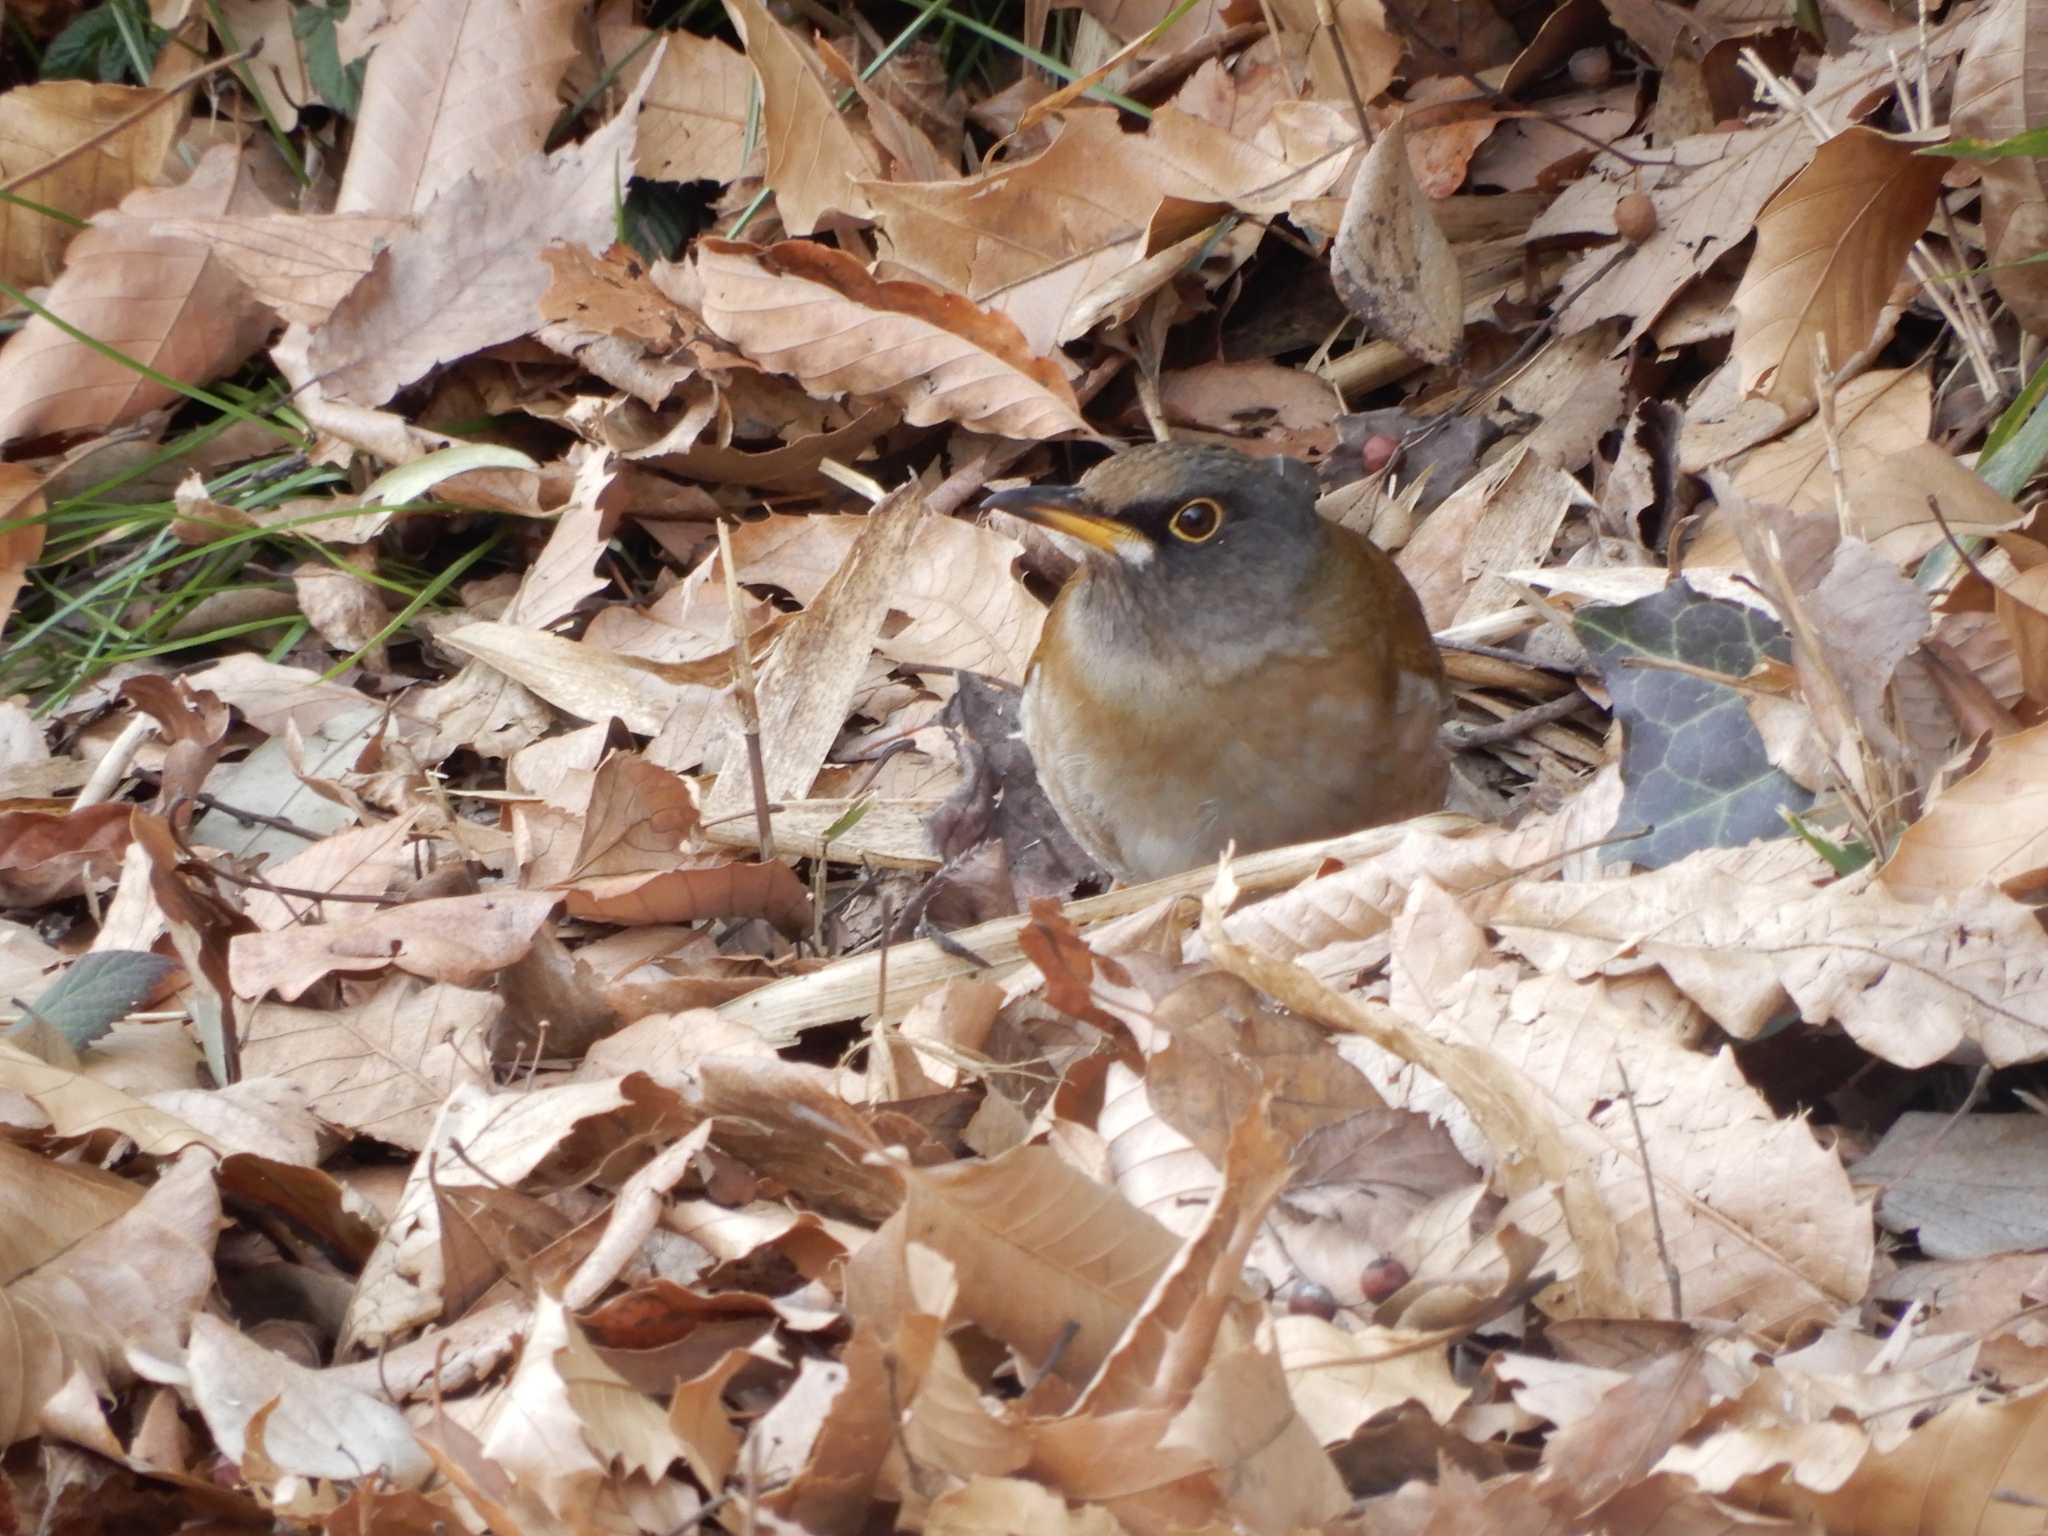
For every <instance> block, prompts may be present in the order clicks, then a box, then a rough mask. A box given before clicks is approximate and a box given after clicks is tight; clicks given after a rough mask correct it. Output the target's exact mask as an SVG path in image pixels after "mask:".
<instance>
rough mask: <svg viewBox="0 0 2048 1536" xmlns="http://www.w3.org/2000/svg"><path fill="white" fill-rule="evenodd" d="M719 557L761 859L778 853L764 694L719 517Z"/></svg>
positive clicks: (728, 538)
mask: <svg viewBox="0 0 2048 1536" xmlns="http://www.w3.org/2000/svg"><path fill="white" fill-rule="evenodd" d="M718 558H719V561H720V563H722V564H723V565H724V567H725V602H726V607H727V609H728V611H729V612H730V613H731V615H732V655H733V662H732V680H733V686H732V696H733V702H734V703H735V704H736V705H737V706H738V708H739V712H740V730H741V731H742V732H743V733H745V735H746V738H747V774H748V776H749V777H750V778H751V779H752V780H753V783H754V831H755V833H756V835H757V841H758V842H759V843H760V846H761V862H762V863H763V864H766V863H767V862H768V861H769V860H770V859H773V858H774V857H775V823H774V821H773V819H772V818H771V817H770V816H769V814H768V765H767V763H766V762H764V761H763V760H762V757H761V696H760V694H759V693H758V692H757V691H756V690H755V687H754V657H753V654H752V653H751V652H750V651H749V650H748V648H747V638H748V637H747V610H746V604H745V602H744V601H742V600H741V598H740V579H739V577H738V576H736V575H735V574H734V573H733V564H732V529H731V527H730V526H729V525H728V523H727V521H726V519H724V518H722V517H721V518H720V519H719V520H718Z"/></svg>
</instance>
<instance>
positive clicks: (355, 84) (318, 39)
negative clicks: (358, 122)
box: [292, 0, 370, 118]
mask: <svg viewBox="0 0 2048 1536" xmlns="http://www.w3.org/2000/svg"><path fill="white" fill-rule="evenodd" d="M347 15H348V0H338V3H337V4H335V5H315V4H308V5H303V6H301V7H300V8H299V9H298V10H297V11H296V12H295V13H293V16H292V35H293V36H294V37H296V38H297V39H298V40H299V42H300V44H301V45H302V47H303V48H304V50H305V55H306V78H307V79H308V80H309V81H311V82H312V85H313V89H314V90H316V91H318V92H319V93H320V99H321V100H322V101H324V102H326V103H327V105H329V106H330V107H332V108H334V110H335V111H337V112H339V113H340V114H341V115H342V116H343V117H347V118H353V117H355V115H356V114H357V113H358V112H360V111H361V110H362V105H363V72H364V71H365V70H367V69H368V68H369V67H370V56H369V55H368V54H364V55H363V56H362V57H361V58H360V59H352V60H350V61H349V62H348V63H347V64H343V63H342V62H341V49H340V47H339V46H338V45H337V43H336V41H335V27H336V25H337V24H338V23H340V22H341V21H342V20H343V19H344V18H346V17H347Z"/></svg>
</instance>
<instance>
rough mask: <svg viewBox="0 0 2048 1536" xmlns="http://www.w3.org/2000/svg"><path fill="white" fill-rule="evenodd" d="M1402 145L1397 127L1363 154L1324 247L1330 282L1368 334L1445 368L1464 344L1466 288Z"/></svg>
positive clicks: (1402, 137)
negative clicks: (1327, 248) (1327, 252)
mask: <svg viewBox="0 0 2048 1536" xmlns="http://www.w3.org/2000/svg"><path fill="white" fill-rule="evenodd" d="M1407 144H1408V139H1407V132H1406V129H1405V128H1404V127H1403V126H1402V124H1401V123H1400V122H1396V123H1394V124H1393V125H1392V126H1390V127H1389V128H1388V129H1387V130H1386V131H1385V132H1383V133H1382V134H1381V135H1380V136H1379V138H1377V139H1376V140H1374V141H1373V145H1372V148H1370V149H1368V150H1367V151H1366V152H1365V159H1364V161H1363V162H1362V163H1361V164H1360V165H1359V167H1358V174H1357V176H1356V178H1355V179H1354V180H1353V181H1352V183H1351V195H1350V197H1349V198H1348V199H1347V200H1346V201H1345V204H1344V222H1343V223H1342V224H1341V225H1339V226H1338V230H1337V239H1336V242H1335V243H1334V244H1333V245H1332V246H1331V247H1330V277H1331V279H1332V281H1334V282H1335V283H1336V285H1337V293H1338V296H1339V297H1340V298H1342V299H1343V301H1344V307H1345V308H1346V309H1348V310H1350V311H1351V313H1352V314H1353V315H1355V316H1357V317H1358V318H1359V319H1360V320H1362V321H1364V322H1365V325H1366V328H1367V330H1368V331H1370V332H1371V333H1372V334H1373V335H1376V336H1380V337H1384V338H1385V339H1386V340H1388V341H1391V342H1393V343H1394V344H1395V345H1396V346H1398V347H1400V348H1402V349H1403V350H1404V351H1406V352H1408V353H1410V354H1412V355H1413V356H1415V357H1418V358H1420V359H1422V360H1423V361H1424V362H1430V363H1447V362H1449V361H1450V360H1451V359H1452V358H1453V357H1455V356H1456V355H1457V353H1458V349H1459V347H1460V345H1461V343H1462V341H1463V339H1464V334H1465V285H1464V280H1463V278H1462V277H1461V276H1460V275H1459V272H1458V263H1457V259H1456V258H1455V257H1454V256H1453V255H1452V254H1451V243H1450V241H1448V240H1446V239H1445V238H1444V232H1443V231H1442V230H1441V229H1440V228H1438V227H1437V222H1436V215H1435V213H1434V212H1433V211H1432V210H1431V209H1430V206H1429V199H1428V198H1427V197H1425V196H1424V195H1423V192H1422V189H1421V188H1420V187H1419V186H1417V185H1416V182H1415V175H1414V172H1413V171H1412V170H1411V169H1410V167H1409V163H1408V148H1407Z"/></svg>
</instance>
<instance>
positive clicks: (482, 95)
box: [335, 0, 623, 214]
mask: <svg viewBox="0 0 2048 1536" xmlns="http://www.w3.org/2000/svg"><path fill="white" fill-rule="evenodd" d="M581 15H582V7H581V6H579V5H577V4H576V3H575V0H534V3H530V4H522V5H520V6H518V7H517V8H516V9H514V10H512V11H506V12H501V11H500V10H498V9H497V8H496V7H495V6H493V5H490V4H487V3H486V4H477V3H474V0H428V3H427V4H424V5H414V6H412V7H410V8H408V9H407V10H406V12H405V14H404V15H403V16H402V17H400V18H399V20H398V21H397V22H396V23H395V24H394V25H392V26H391V27H390V28H389V29H388V30H386V31H385V32H384V33H382V34H381V35H380V36H379V38H378V40H377V48H376V50H375V51H374V52H373V53H372V54H371V55H370V67H369V69H368V71H367V72H366V73H365V74H364V76H363V105H362V110H361V112H360V113H358V114H357V117H356V124H355V136H354V142H353V144H352V145H351V146H350V149H349V155H348V160H347V164H346V167H345V170H344V173H343V176H342V180H341V191H340V193H339V195H338V196H337V198H336V200H335V211H336V212H337V213H344V214H348V213H378V214H408V213H421V212H424V211H425V210H426V209H427V208H428V206H429V205H431V204H432V203H433V202H434V200H435V199H436V198H438V197H440V196H441V195H442V194H443V193H444V192H448V191H450V190H452V189H453V188H455V187H457V186H459V185H460V184H461V183H462V181H463V180H464V179H465V178H467V177H470V176H475V177H477V178H479V179H480V180H489V179H490V178H492V177H494V176H497V175H499V174H501V173H503V172H506V171H510V170H514V169H515V168H517V167H518V166H519V165H521V164H522V163H524V162H526V161H527V160H530V159H531V158H532V157H533V156H534V155H536V154H538V153H539V151H540V148H541V146H542V144H543V143H544V142H545V140H546V138H547V134H548V130H549V129H550V128H551V127H552V126H553V125H554V121H555V117H556V114H557V113H558V112H559V110H560V103H559V102H558V101H557V100H556V94H555V93H556V91H557V89H558V87H559V83H560V81H561V78H562V72H563V71H564V69H566V68H567V67H568V65H569V62H570V61H571V60H572V59H573V58H574V57H575V56H576V43H575V36H574V31H573V29H574V27H575V24H576V22H577V20H578V18H579V17H580V16H581ZM592 174H594V175H598V177H599V179H600V180H602V181H603V182H604V183H605V185H606V186H610V184H611V182H610V178H611V175H612V168H611V166H610V165H609V163H607V164H606V165H605V167H604V168H603V170H602V171H601V172H597V171H593V172H592ZM621 180H622V182H623V175H622V177H621Z"/></svg>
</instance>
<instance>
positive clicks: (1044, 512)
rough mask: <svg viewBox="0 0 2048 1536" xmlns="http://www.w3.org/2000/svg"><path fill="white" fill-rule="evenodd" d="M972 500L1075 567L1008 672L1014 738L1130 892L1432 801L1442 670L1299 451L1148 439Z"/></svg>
mask: <svg viewBox="0 0 2048 1536" xmlns="http://www.w3.org/2000/svg"><path fill="white" fill-rule="evenodd" d="M982 505H983V506H984V507H985V508H988V509H990V510H995V511H1001V512H1008V513H1011V514H1012V515H1014V516H1016V517H1020V518H1023V519H1025V520H1026V521H1027V522H1031V523H1035V524H1037V525H1038V526H1039V527H1041V528H1044V529H1045V530H1046V531H1047V532H1048V533H1050V534H1052V535H1053V536H1054V538H1055V540H1056V541H1057V542H1058V543H1060V544H1061V545H1062V546H1063V547H1064V548H1066V549H1068V550H1070V551H1071V552H1072V553H1073V554H1074V555H1075V556H1076V557H1077V558H1078V559H1079V561H1080V567H1079V569H1078V570H1077V571H1076V573H1075V575H1074V576H1073V577H1072V579H1070V580H1069V581H1068V582H1067V584H1066V586H1065V587H1063V588H1062V589H1061V591H1060V594H1059V596H1058V598H1057V599H1056V600H1055V601H1054V603H1053V606H1052V611H1051V612H1050V613H1049V614H1048V615H1047V616H1046V622H1045V631H1044V634H1043V636H1042V637H1041V638H1040V640H1039V643H1038V649H1037V651H1036V653H1035V654H1034V655H1033V657H1032V660H1031V666H1030V670H1029V672H1028V673H1027V674H1026V677H1025V682H1024V706H1023V726H1024V740H1025V744H1026V745H1027V746H1029V747H1030V749H1031V754H1032V757H1033V759H1034V760H1035V762H1036V764H1037V768H1038V775H1039V779H1040V781H1041V783H1043V785H1044V787H1045V792H1046V795H1047V797H1048V798H1049V799H1050V800H1051V801H1052V804H1053V809H1054V810H1056V811H1058V812H1059V815H1060V819H1061V820H1062V821H1063V822H1065V823H1066V825H1067V828H1068V830H1069V831H1071V832H1072V833H1073V834H1074V837H1075V839H1076V840H1077V841H1078V842H1079V843H1080V844H1081V846H1082V847H1083V848H1085V849H1086V850H1087V851H1088V852H1089V853H1090V854H1092V855H1093V856H1094V857H1095V858H1096V859H1097V860H1098V861H1099V862H1100V863H1101V864H1102V865H1103V866H1104V867H1105V868H1107V869H1109V870H1110V871H1111V872H1113V873H1114V874H1116V875H1117V876H1118V877H1120V878H1121V879H1123V880H1126V881H1132V882H1135V881H1141V880H1152V879H1157V878H1159V877H1160V876H1162V875H1170V874H1175V873H1178V872H1179V871H1182V870H1186V869H1192V868H1194V867H1196V866H1197V865H1200V864H1204V863H1208V862H1212V861H1213V860H1214V859H1215V857H1216V855H1217V854H1218V853H1219V852H1221V851H1222V850H1223V848H1224V847H1225V846H1226V845H1228V844H1233V843H1234V844H1235V845H1236V846H1237V850H1238V851H1239V852H1240V853H1244V852H1251V851H1253V850H1256V849H1262V848H1276V847H1280V846H1283V845H1285V844H1288V843H1299V842H1308V841H1311V840H1314V839H1318V838H1324V837H1331V836H1335V835H1337V834H1339V833H1343V832H1350V831H1355V830H1357V829H1359V828H1362V827H1368V826H1377V825H1380V824H1381V823H1384V822H1389V821H1399V820H1402V819H1404V818H1406V817H1409V816H1416V815H1421V814H1423V813H1425V812H1428V811H1434V810H1437V809H1439V808H1441V806H1442V804H1443V799H1444V794H1445V788H1446V784H1447V780H1448V775H1449V762H1448V759H1447V757H1446V755H1445V753H1444V751H1443V749H1442V747H1441V746H1440V745H1439V743H1438V739H1437V730H1438V727H1439V726H1440V725H1441V723H1442V720H1443V713H1444V705H1445V697H1446V695H1445V687H1444V672H1443V662H1442V658H1441V657H1440V656H1439V654H1438V652H1437V648H1436V644H1435V642H1434V641H1433V640H1432V639H1431V638H1430V632H1429V624H1428V621H1427V620H1426V619H1425V618H1424V617H1423V612H1422V604H1421V602H1420V601H1419V600H1418V599H1417V598H1416V596H1415V591H1414V589H1413V588H1412V587H1410V586H1409V585H1408V582H1407V580H1406V578H1404V577H1403V576H1402V575H1401V572H1400V570H1399V568H1398V567H1397V566H1396V565H1395V564H1394V562H1393V561H1392V560H1391V559H1389V558H1388V556H1387V555H1386V553H1385V552H1384V551H1382V550H1381V549H1380V548H1379V547H1378V546H1377V545H1375V544H1373V543H1372V541H1371V540H1369V539H1367V538H1365V537H1363V536H1362V535H1359V534H1356V533H1353V532H1351V531H1350V530H1348V529H1344V528H1340V527H1338V526H1337V525H1336V524H1334V523H1330V522H1328V521H1326V520H1324V519H1323V518H1322V517H1320V516H1318V515H1317V513H1316V509H1315V478H1314V475H1313V474H1312V473H1311V472H1310V471H1309V470H1308V468H1307V466H1305V465H1303V464H1300V463H1298V462H1296V461H1293V460H1287V459H1276V458H1252V457H1250V456H1248V455H1246V454H1243V453H1239V452H1238V451H1236V450H1235V449H1232V448H1224V447H1218V446H1213V445H1209V444H1192V443H1154V444H1150V445H1147V446H1144V447H1140V448H1132V449H1129V450H1127V451H1126V452H1124V453H1121V454H1118V455H1116V456H1115V457H1113V458H1110V459H1106V460H1104V461H1103V462H1102V463H1100V464H1097V465H1096V466H1095V467H1094V468H1092V469H1090V470H1089V471H1088V472H1087V473H1086V474H1084V475H1083V476H1082V477H1081V479H1080V480H1079V482H1077V483H1076V484H1073V485H1039V486H1028V487H1025V488H1023V489H1019V490H1010V491H999V492H997V493H996V494H994V495H992V496H990V497H988V498H987V499H986V500H985V501H984V502H983V503H982Z"/></svg>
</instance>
